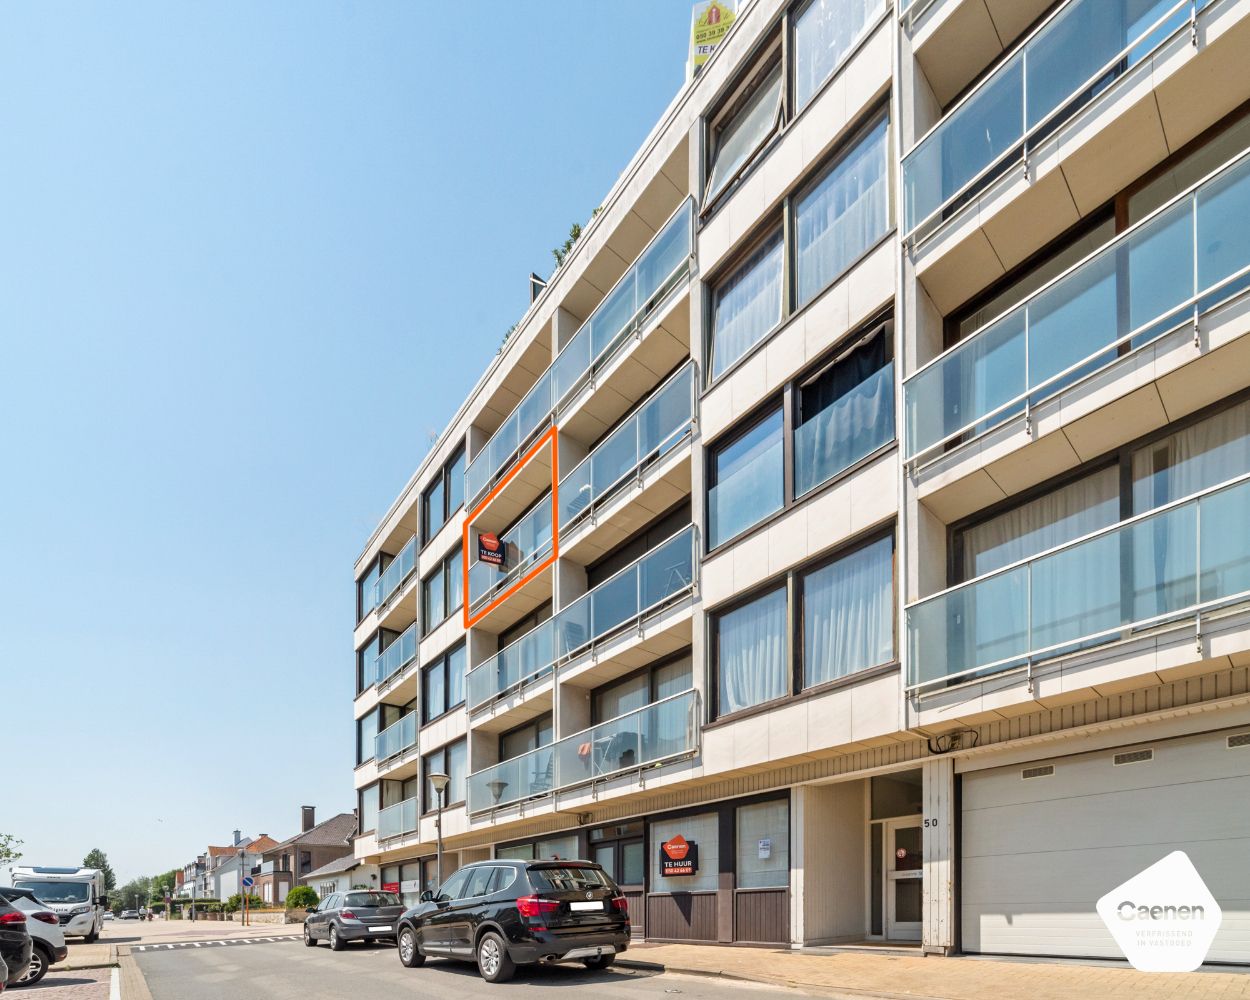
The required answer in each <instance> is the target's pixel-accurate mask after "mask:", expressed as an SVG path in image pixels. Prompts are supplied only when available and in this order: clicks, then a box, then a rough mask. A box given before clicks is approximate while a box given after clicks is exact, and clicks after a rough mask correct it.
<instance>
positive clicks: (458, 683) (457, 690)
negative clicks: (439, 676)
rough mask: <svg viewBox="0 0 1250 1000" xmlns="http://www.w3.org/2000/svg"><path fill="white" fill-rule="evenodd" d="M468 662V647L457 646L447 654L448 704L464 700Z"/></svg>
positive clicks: (450, 705) (460, 702)
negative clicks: (465, 672)
mask: <svg viewBox="0 0 1250 1000" xmlns="http://www.w3.org/2000/svg"><path fill="white" fill-rule="evenodd" d="M467 663H468V654H467V652H466V647H465V646H463V645H461V646H457V647H456V648H455V649H453V650H452V651H451V652H450V653H448V654H447V706H448V707H449V708H451V707H453V706H455V705H460V704H462V703H463V702H464V671H465V665H466V664H467Z"/></svg>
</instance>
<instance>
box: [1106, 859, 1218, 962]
mask: <svg viewBox="0 0 1250 1000" xmlns="http://www.w3.org/2000/svg"><path fill="white" fill-rule="evenodd" d="M1098 915H1099V916H1100V917H1102V922H1103V923H1104V924H1106V926H1107V930H1108V931H1110V932H1111V936H1112V937H1113V938H1115V943H1116V944H1117V945H1119V946H1120V950H1121V951H1122V952H1124V957H1125V958H1127V959H1128V960H1129V962H1130V963H1131V964H1132V966H1133V968H1135V969H1140V970H1141V971H1142V972H1192V971H1193V970H1194V969H1196V968H1198V966H1200V965H1201V964H1202V963H1203V961H1204V960H1205V959H1206V957H1207V952H1208V951H1210V950H1211V942H1212V941H1213V940H1214V939H1215V934H1216V932H1217V931H1218V930H1219V929H1220V922H1221V920H1222V919H1223V913H1222V912H1221V910H1220V904H1219V903H1217V902H1216V901H1215V897H1214V896H1212V895H1211V891H1210V890H1209V889H1208V888H1207V886H1206V883H1205V882H1203V881H1202V876H1200V875H1199V874H1198V869H1196V868H1195V867H1194V865H1193V862H1192V861H1190V860H1189V856H1188V855H1187V854H1186V853H1185V852H1184V851H1173V852H1172V853H1171V854H1169V855H1168V856H1167V857H1165V858H1163V859H1162V860H1161V861H1157V862H1155V863H1154V864H1153V865H1151V866H1150V867H1149V868H1147V869H1146V870H1145V871H1143V872H1142V873H1141V874H1139V875H1134V876H1133V877H1132V878H1131V879H1129V880H1128V881H1127V882H1125V883H1124V884H1123V885H1120V886H1117V887H1116V888H1114V889H1112V890H1111V891H1110V892H1109V893H1107V894H1106V895H1105V896H1103V897H1102V899H1100V900H1098Z"/></svg>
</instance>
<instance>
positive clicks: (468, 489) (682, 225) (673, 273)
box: [464, 198, 694, 506]
mask: <svg viewBox="0 0 1250 1000" xmlns="http://www.w3.org/2000/svg"><path fill="white" fill-rule="evenodd" d="M693 204H694V202H693V199H689V198H688V199H687V200H686V201H684V202H682V204H681V206H680V207H679V208H678V209H677V211H676V212H674V213H673V215H672V216H671V217H670V218H669V220H668V221H667V222H666V223H665V224H664V226H662V227H661V229H660V231H659V232H658V233H656V235H655V236H654V237H652V239H651V241H650V242H649V243H648V244H647V246H646V247H645V248H644V249H643V251H642V253H641V254H639V256H638V259H637V260H636V261H635V262H634V264H633V266H631V267H630V269H629V270H628V271H626V272H625V274H624V275H622V276H621V278H620V279H619V280H618V281H617V283H616V284H615V285H613V286H612V290H611V291H609V292H608V294H607V295H606V296H605V297H604V299H603V301H602V302H600V303H599V305H598V307H597V308H596V309H595V311H594V312H593V313H591V315H590V318H589V319H588V320H586V322H585V323H583V324H582V326H581V328H580V329H579V330H578V331H577V333H575V334H574V335H573V337H572V338H571V339H570V340H569V342H568V343H567V344H565V345H564V347H563V348H561V350H560V353H559V354H558V355H557V356H556V358H555V360H554V361H553V362H552V363H551V365H550V366H549V367H548V368H547V370H546V371H544V372H543V374H542V375H541V376H540V377H539V379H538V381H537V382H535V383H534V385H533V386H532V387H531V388H530V390H529V392H527V393H526V394H525V398H524V399H522V400H521V402H520V403H519V404H518V405H517V407H516V409H514V410H513V411H512V413H511V414H509V416H508V417H507V419H506V420H504V422H503V424H502V425H501V426H500V427H499V429H498V430H496V431H495V433H494V435H492V437H491V439H490V440H489V441H488V442H487V443H486V445H485V447H484V448H483V449H482V450H481V451H480V452H479V453H478V454H477V455H476V456H475V457H474V459H473V461H472V462H470V463H469V466H468V468H467V469H465V474H464V494H465V497H466V498H467V503H468V504H469V505H470V506H472V504H474V503H475V502H476V501H477V500H478V499H479V498H480V497H481V496H482V494H484V493H485V492H486V491H487V490H488V489H489V488H490V486H491V484H492V483H493V482H494V481H495V478H496V476H497V475H498V474H499V473H500V472H501V471H503V469H504V467H505V466H506V465H507V464H508V463H509V462H510V461H511V460H512V459H513V458H515V457H516V456H517V455H518V454H519V453H520V452H521V451H522V449H523V448H525V446H526V445H528V444H530V443H531V442H532V441H533V440H534V438H535V437H536V435H537V433H538V432H539V431H540V430H542V429H543V427H545V426H546V425H547V424H548V423H549V422H550V420H551V418H552V417H553V416H554V415H555V414H557V413H558V412H559V410H560V408H561V406H562V405H563V404H564V402H565V400H567V399H568V398H569V396H570V395H571V394H572V393H573V392H574V391H575V390H577V389H578V388H580V387H581V386H582V385H583V384H584V383H585V381H586V380H587V379H588V378H590V376H591V375H592V374H593V373H594V372H595V371H596V370H598V368H600V367H601V366H602V365H603V364H604V362H606V361H607V360H608V359H609V358H610V357H612V356H613V355H614V354H615V353H616V350H617V348H619V347H620V346H621V345H622V344H623V343H624V342H625V340H626V339H627V338H628V337H629V335H630V334H631V333H633V332H634V331H636V330H637V329H639V328H640V327H641V325H642V324H643V322H644V321H645V320H646V319H647V317H648V316H650V315H651V314H652V313H653V312H654V311H655V309H656V308H657V307H658V306H659V305H660V304H661V302H663V300H664V299H665V297H666V296H667V295H668V293H669V292H670V291H672V289H673V288H675V287H676V286H677V285H678V284H679V283H680V282H681V280H682V279H683V278H685V277H686V275H687V274H689V272H690V260H691V255H692V254H693V252H694V250H693V247H694V228H693V227H694V211H693Z"/></svg>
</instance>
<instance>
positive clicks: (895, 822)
mask: <svg viewBox="0 0 1250 1000" xmlns="http://www.w3.org/2000/svg"><path fill="white" fill-rule="evenodd" d="M884 832H885V836H884V837H883V838H882V840H883V845H882V846H883V848H884V850H885V858H884V859H883V864H882V867H883V868H884V870H885V919H886V923H885V936H886V938H887V939H889V940H891V941H919V940H920V934H921V929H922V927H923V914H922V912H921V896H922V894H923V887H924V871H923V868H924V855H923V854H922V852H921V847H922V839H921V836H922V835H921V830H920V817H919V816H905V817H902V818H901V819H888V820H886V821H885V831H884Z"/></svg>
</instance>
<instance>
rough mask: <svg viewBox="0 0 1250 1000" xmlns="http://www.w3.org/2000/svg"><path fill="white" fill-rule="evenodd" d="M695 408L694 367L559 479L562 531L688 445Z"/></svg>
mask: <svg viewBox="0 0 1250 1000" xmlns="http://www.w3.org/2000/svg"><path fill="white" fill-rule="evenodd" d="M694 408H695V378H694V364H693V363H691V364H688V365H686V366H685V367H684V368H682V369H681V370H680V371H678V372H677V373H676V374H675V375H673V376H672V377H671V378H670V379H669V380H668V381H667V382H665V383H664V384H663V385H662V386H660V388H659V389H657V390H656V391H655V392H654V393H652V394H651V398H650V399H648V400H647V401H646V402H645V403H643V405H642V406H641V407H639V408H638V411H637V412H636V413H635V414H634V415H633V416H632V417H630V418H629V419H628V420H627V421H625V423H623V424H621V426H620V427H618V428H617V429H616V430H615V431H613V432H612V433H611V434H610V435H609V436H608V438H607V439H606V440H604V441H601V442H600V443H599V445H598V447H596V448H595V450H594V451H592V452H591V453H590V454H589V455H587V456H586V458H584V459H583V460H582V461H581V462H579V463H578V464H577V465H576V466H575V467H574V468H573V471H572V472H570V473H569V474H568V475H567V476H565V477H564V478H563V479H561V480H560V530H561V531H568V530H569V529H570V528H571V527H572V526H573V525H574V524H576V523H577V522H578V521H580V520H581V519H582V518H583V517H584V516H585V515H586V514H587V513H588V512H589V511H590V510H592V509H593V508H594V507H595V506H596V505H597V504H598V503H599V502H600V501H602V500H603V499H604V498H605V497H607V496H609V495H611V494H612V493H613V492H614V491H615V490H616V489H617V487H619V486H620V485H621V484H622V483H624V482H626V481H627V480H629V479H630V478H631V477H636V476H637V475H638V474H639V473H640V471H641V469H642V468H643V467H644V466H646V465H648V464H650V463H653V462H655V461H658V460H659V459H661V458H663V457H664V456H665V455H667V454H668V453H669V452H670V451H672V449H673V448H675V447H677V445H678V444H679V443H680V442H682V441H684V440H685V438H686V436H687V435H688V434H689V432H690V428H691V421H692V419H693V417H694Z"/></svg>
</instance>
